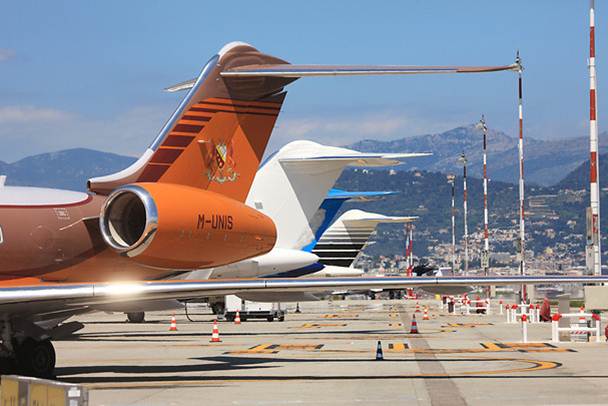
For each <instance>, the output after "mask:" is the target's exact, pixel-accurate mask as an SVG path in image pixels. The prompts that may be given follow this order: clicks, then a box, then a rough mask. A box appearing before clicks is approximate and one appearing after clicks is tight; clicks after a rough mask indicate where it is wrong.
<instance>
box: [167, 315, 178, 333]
mask: <svg viewBox="0 0 608 406" xmlns="http://www.w3.org/2000/svg"><path fill="white" fill-rule="evenodd" d="M169 331H177V321H175V314H174V315H173V316H171V325H170V326H169Z"/></svg>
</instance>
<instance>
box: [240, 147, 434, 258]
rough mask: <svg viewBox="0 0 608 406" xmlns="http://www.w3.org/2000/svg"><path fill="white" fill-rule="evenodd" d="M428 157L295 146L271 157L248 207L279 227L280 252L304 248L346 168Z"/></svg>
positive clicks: (415, 154)
mask: <svg viewBox="0 0 608 406" xmlns="http://www.w3.org/2000/svg"><path fill="white" fill-rule="evenodd" d="M427 155H429V154H426V153H402V154H381V153H362V152H357V151H353V150H350V149H346V148H338V147H329V146H324V145H321V144H318V143H315V142H312V141H294V142H291V143H289V144H287V145H285V146H284V147H282V148H281V149H280V150H279V151H277V152H276V153H275V154H274V155H271V156H270V157H269V158H268V159H267V161H266V162H264V163H263V164H262V165H261V166H260V168H259V170H258V172H257V174H256V177H255V179H254V181H253V185H252V187H251V190H250V192H249V195H248V196H247V201H246V202H247V204H248V205H249V206H251V207H254V208H256V209H257V210H260V211H261V212H263V213H264V214H266V215H268V216H270V217H271V218H272V219H273V221H274V222H275V224H276V226H277V243H276V247H277V248H288V249H301V248H302V247H305V246H306V245H308V244H310V243H311V242H313V241H314V232H313V231H312V229H311V226H310V222H311V219H312V218H313V216H314V215H315V213H316V211H317V209H318V208H319V206H321V203H322V202H323V199H324V198H325V196H326V195H327V192H328V191H329V189H330V188H331V187H332V186H333V185H334V183H335V182H336V180H337V179H338V177H339V176H340V174H341V173H342V171H343V169H344V168H345V167H346V166H349V165H350V166H366V167H372V166H388V165H397V164H399V163H401V160H402V159H404V158H411V157H418V156H427Z"/></svg>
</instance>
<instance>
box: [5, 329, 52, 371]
mask: <svg viewBox="0 0 608 406" xmlns="http://www.w3.org/2000/svg"><path fill="white" fill-rule="evenodd" d="M0 337H1V339H2V343H1V344H0V367H1V369H2V373H12V374H14V373H17V374H19V375H26V376H33V377H36V378H47V379H51V378H54V376H55V362H56V356H55V348H54V347H53V344H52V343H51V339H50V338H49V337H50V334H49V330H44V329H42V328H41V327H39V326H37V325H36V324H34V323H32V322H30V321H28V320H18V321H10V320H8V318H5V319H4V320H1V321H0Z"/></svg>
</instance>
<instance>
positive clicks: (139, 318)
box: [127, 312, 146, 323]
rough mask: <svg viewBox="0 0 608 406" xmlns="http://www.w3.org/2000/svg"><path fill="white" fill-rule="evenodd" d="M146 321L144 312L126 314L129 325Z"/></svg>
mask: <svg viewBox="0 0 608 406" xmlns="http://www.w3.org/2000/svg"><path fill="white" fill-rule="evenodd" d="M145 319H146V313H145V312H131V313H127V321H128V322H129V323H143V322H144V321H145Z"/></svg>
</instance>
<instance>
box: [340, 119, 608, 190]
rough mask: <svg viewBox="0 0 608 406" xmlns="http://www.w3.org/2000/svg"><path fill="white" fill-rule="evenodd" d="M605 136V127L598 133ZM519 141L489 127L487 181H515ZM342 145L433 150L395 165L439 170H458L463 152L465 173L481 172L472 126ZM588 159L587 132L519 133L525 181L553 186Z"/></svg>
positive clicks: (478, 140)
mask: <svg viewBox="0 0 608 406" xmlns="http://www.w3.org/2000/svg"><path fill="white" fill-rule="evenodd" d="M607 135H608V134H607V133H606V132H604V133H603V135H602V136H603V137H606V136H607ZM602 136H600V138H602ZM518 142H519V140H518V139H517V138H514V137H511V136H509V135H507V134H505V133H503V132H500V131H496V130H492V129H489V131H488V143H487V145H488V176H489V178H490V179H491V180H495V181H503V182H509V183H517V181H518V178H519V164H518ZM347 148H351V149H355V150H357V151H361V152H432V153H433V156H429V157H425V158H416V159H411V160H408V161H407V162H406V163H405V164H404V165H401V166H400V167H399V168H400V169H401V170H411V169H422V170H427V171H433V172H443V173H449V172H452V173H462V165H461V164H460V163H459V162H458V157H459V156H460V154H461V153H463V152H464V153H465V155H466V157H467V161H468V170H469V174H471V175H473V176H477V177H481V175H482V163H483V161H482V148H483V133H482V132H481V130H480V129H478V128H476V126H475V125H468V126H462V127H457V128H454V129H452V130H449V131H446V132H443V133H440V134H427V135H419V136H414V137H406V138H400V139H396V140H392V141H378V140H363V141H359V142H356V143H354V144H351V145H348V146H347ZM603 152H608V146H603V147H600V153H603ZM588 158H589V141H588V138H587V137H577V138H567V139H560V140H540V139H536V138H532V137H527V136H524V168H525V177H526V182H529V183H531V184H537V185H541V186H552V185H554V184H556V183H558V182H559V181H560V180H561V179H562V178H563V177H564V176H565V175H566V174H568V173H569V172H571V171H572V170H574V169H575V168H576V167H578V166H579V165H580V164H582V163H583V162H585V161H586V160H587V159H588Z"/></svg>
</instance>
